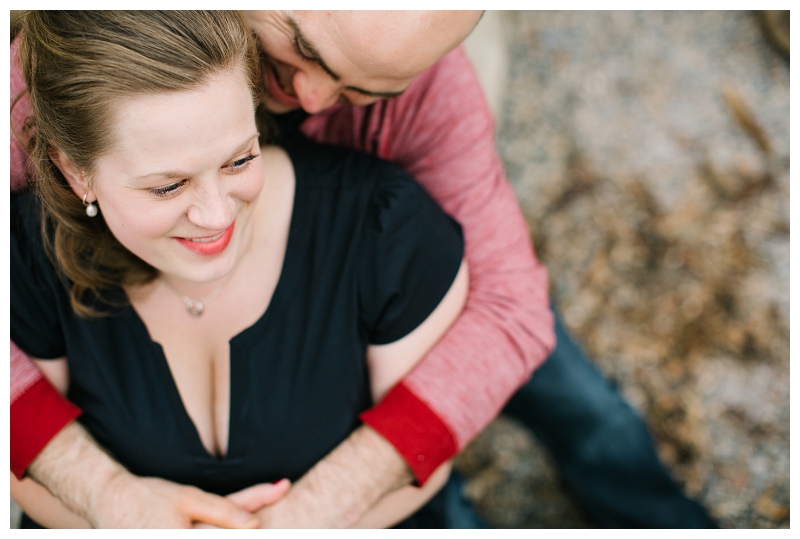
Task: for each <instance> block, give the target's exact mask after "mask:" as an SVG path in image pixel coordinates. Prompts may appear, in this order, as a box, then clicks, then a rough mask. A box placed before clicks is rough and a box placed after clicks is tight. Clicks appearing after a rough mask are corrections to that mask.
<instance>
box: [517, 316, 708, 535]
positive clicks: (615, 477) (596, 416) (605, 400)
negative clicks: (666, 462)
mask: <svg viewBox="0 0 800 539" xmlns="http://www.w3.org/2000/svg"><path fill="white" fill-rule="evenodd" d="M555 331H556V338H557V339H558V340H557V345H556V348H555V350H554V351H553V353H552V354H551V355H550V357H549V358H548V359H547V361H545V363H544V365H542V367H541V368H539V369H538V370H537V371H536V372H535V373H534V375H533V377H531V379H530V380H529V381H528V382H527V383H526V384H525V385H524V386H522V387H521V388H520V389H519V391H517V393H516V394H514V396H513V397H512V398H511V400H510V401H509V402H508V404H507V405H506V407H505V408H504V409H503V413H504V414H507V415H508V416H511V417H513V418H515V419H517V420H519V421H521V422H522V423H524V424H525V425H526V426H527V427H528V428H529V429H530V430H531V431H533V434H534V435H535V436H536V437H537V438H538V439H539V440H540V441H541V442H542V443H543V444H544V445H545V447H547V449H548V451H549V452H550V453H551V455H552V456H553V458H554V459H555V461H556V464H557V466H558V469H559V471H560V472H561V476H562V478H563V481H564V483H565V484H566V486H567V488H568V490H569V491H570V492H571V493H572V494H573V496H574V497H575V499H576V501H577V502H578V504H579V505H580V506H581V507H582V508H583V510H584V511H585V513H586V515H587V516H588V517H589V519H590V521H591V522H592V523H593V524H594V525H596V526H600V527H605V528H709V527H716V524H715V523H714V522H713V521H712V520H711V518H710V517H709V516H708V514H707V513H706V511H705V510H704V509H703V507H701V506H700V504H698V503H697V502H695V501H693V500H690V499H689V498H687V497H686V495H684V494H683V491H682V489H681V488H680V487H679V486H678V485H677V484H676V483H675V481H674V480H673V479H672V478H671V477H670V475H669V473H668V472H667V470H666V469H665V468H664V466H663V465H662V464H661V462H660V461H659V459H658V456H657V455H656V452H655V447H654V444H653V439H652V437H651V436H650V433H649V432H648V430H647V427H646V426H645V423H644V421H643V420H642V418H641V417H639V416H638V415H637V414H636V412H635V411H634V410H633V409H632V408H631V407H630V405H629V404H628V403H626V402H625V400H624V399H623V398H622V396H621V395H620V394H619V392H618V391H617V390H616V389H615V388H614V386H612V385H611V384H610V383H609V382H608V380H606V379H605V378H604V377H603V375H602V374H601V373H600V372H599V371H598V370H597V369H596V368H595V367H594V366H593V365H592V364H591V362H590V361H589V360H588V358H587V357H586V355H585V354H584V353H583V351H582V350H581V349H580V347H579V346H578V345H577V344H576V343H575V342H574V341H573V340H572V338H570V336H569V334H568V333H567V331H566V329H565V328H564V325H563V324H562V322H561V320H560V319H559V317H558V315H556V324H555Z"/></svg>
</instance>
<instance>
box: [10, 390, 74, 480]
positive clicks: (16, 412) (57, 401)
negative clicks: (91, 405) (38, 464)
mask: <svg viewBox="0 0 800 539" xmlns="http://www.w3.org/2000/svg"><path fill="white" fill-rule="evenodd" d="M80 414H81V409H80V408H78V407H77V406H75V405H74V404H72V403H71V402H70V401H68V400H67V399H65V398H64V397H63V396H61V393H59V392H58V391H56V389H55V388H54V387H53V386H52V385H51V384H50V382H48V381H47V380H46V379H45V378H41V379H40V380H38V381H37V382H35V383H34V384H33V385H32V386H31V387H29V388H28V389H27V390H26V391H25V392H24V393H23V394H21V395H20V396H19V397H17V399H16V400H15V401H14V402H13V403H12V404H11V471H12V472H13V473H14V475H15V476H17V479H22V477H23V476H24V475H25V470H26V469H27V467H28V465H29V464H30V463H31V461H32V460H33V459H34V458H36V455H38V454H39V452H40V451H41V450H42V449H44V446H46V445H47V444H48V443H49V442H50V440H52V439H53V436H55V435H56V434H58V432H59V431H60V430H61V429H63V428H64V427H65V426H66V425H67V424H68V423H69V422H70V421H72V420H73V419H75V418H76V417H78V416H79V415H80Z"/></svg>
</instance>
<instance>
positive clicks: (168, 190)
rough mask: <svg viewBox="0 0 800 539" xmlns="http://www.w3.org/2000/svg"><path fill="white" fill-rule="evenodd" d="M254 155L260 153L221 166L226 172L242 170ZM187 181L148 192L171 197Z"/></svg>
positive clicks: (257, 154) (258, 154) (178, 191)
mask: <svg viewBox="0 0 800 539" xmlns="http://www.w3.org/2000/svg"><path fill="white" fill-rule="evenodd" d="M256 157H261V154H260V153H255V154H250V155H248V156H247V157H242V158H240V159H237V160H236V161H232V162H231V163H230V164H227V165H225V166H224V167H222V168H224V169H226V170H227V171H228V172H230V173H233V174H237V173H240V172H244V171H245V170H247V169H248V168H249V167H250V163H251V162H252V161H253V159H255V158H256ZM187 183H189V180H181V181H179V182H177V183H173V184H171V185H167V186H166V187H159V188H157V189H150V192H151V193H152V194H154V195H156V196H159V197H163V198H166V197H171V196H175V195H177V194H178V193H180V192H181V191H182V190H183V187H184V186H186V184H187Z"/></svg>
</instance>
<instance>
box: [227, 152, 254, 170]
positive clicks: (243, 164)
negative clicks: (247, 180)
mask: <svg viewBox="0 0 800 539" xmlns="http://www.w3.org/2000/svg"><path fill="white" fill-rule="evenodd" d="M259 155H261V154H257V153H256V154H251V155H248V156H247V157H242V158H241V159H237V160H236V161H234V162H233V163H231V164H230V165H228V169H230V170H232V171H235V172H238V171H240V170H244V169H246V168H247V167H248V165H249V164H250V161H252V160H253V159H255V158H256V157H258V156H259Z"/></svg>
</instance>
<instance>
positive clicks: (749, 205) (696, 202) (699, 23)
mask: <svg viewBox="0 0 800 539" xmlns="http://www.w3.org/2000/svg"><path fill="white" fill-rule="evenodd" d="M502 27H503V30H504V41H505V42H506V43H507V47H508V66H509V68H508V81H507V85H506V89H505V99H504V100H503V101H502V105H501V107H500V112H499V114H498V118H497V120H498V131H497V144H498V148H499V150H500V153H501V156H502V158H503V160H504V163H505V166H506V170H507V172H508V175H509V178H510V180H511V182H512V184H513V186H514V188H515V190H516V192H517V195H518V197H519V199H520V202H521V204H522V207H523V211H524V213H525V215H526V217H527V219H528V221H529V223H530V226H531V230H532V237H533V239H534V244H535V248H536V251H537V254H538V256H539V257H540V258H541V259H542V260H543V261H544V262H545V263H546V264H547V266H548V268H549V270H550V279H551V295H552V297H553V299H554V301H555V302H556V303H557V304H558V305H559V308H560V310H561V312H562V313H563V315H564V318H565V321H566V323H567V325H568V327H569V328H570V329H571V331H572V332H573V334H574V335H575V336H576V337H577V338H578V340H579V341H580V342H581V343H582V344H583V346H584V347H585V349H586V350H587V352H588V353H589V354H590V356H591V357H592V358H593V359H594V360H595V362H596V364H597V365H598V367H599V368H601V370H603V371H604V372H605V373H606V375H607V376H608V377H609V378H611V379H612V380H613V381H614V382H615V383H616V384H618V386H619V387H620V389H621V391H622V392H623V394H624V395H625V396H626V397H627V398H628V399H629V400H630V402H631V403H632V405H633V406H634V407H635V408H636V409H637V410H639V411H640V412H641V413H642V415H644V416H645V417H646V418H647V421H648V424H649V426H650V427H651V429H652V431H653V433H654V435H655V437H656V440H657V448H658V451H659V454H660V456H661V457H662V459H663V460H664V462H665V463H666V464H667V466H668V468H669V469H670V471H671V472H672V474H673V475H674V477H675V478H676V479H677V480H678V481H679V482H680V483H681V484H682V485H683V486H684V489H685V490H686V492H687V493H688V494H689V495H691V496H693V497H695V498H696V499H698V500H699V501H701V502H702V503H703V504H704V505H705V506H706V507H707V508H708V509H709V511H710V512H711V514H712V515H713V516H714V517H715V518H716V519H717V520H718V521H719V522H720V523H721V525H722V526H723V527H730V528H786V527H788V526H789V155H790V154H789V65H788V62H787V61H786V60H785V59H784V58H783V57H781V56H780V55H779V54H777V53H776V52H775V51H774V50H773V49H772V48H771V47H770V45H769V43H768V42H767V41H766V40H765V38H764V36H763V34H762V32H761V28H760V27H759V24H758V21H757V19H756V17H755V16H754V14H753V13H750V12H731V11H718V12H581V11H569V12H515V13H507V12H504V13H503V14H502ZM458 467H459V469H461V471H462V472H463V473H465V475H467V476H468V477H469V481H468V485H467V489H466V494H467V496H468V497H469V498H470V499H472V500H473V501H474V503H475V504H476V506H477V507H478V508H479V510H480V512H481V513H482V514H483V515H484V516H485V517H486V519H487V520H488V521H489V522H490V523H491V524H493V525H495V526H498V527H535V528H540V527H548V528H564V527H584V526H588V525H589V523H587V522H586V521H585V520H584V519H583V517H582V516H581V513H580V510H579V509H578V508H577V507H576V506H575V505H574V504H573V503H572V501H571V500H570V498H569V494H568V493H567V492H565V491H564V490H563V489H562V487H561V486H560V485H559V481H558V475H557V473H556V472H555V471H554V469H553V466H552V462H551V461H550V460H549V456H548V455H547V454H546V452H545V451H544V449H543V448H542V447H541V446H540V445H538V444H537V442H536V441H535V440H533V439H532V438H531V437H530V435H529V434H528V433H527V432H526V431H525V430H524V429H523V428H522V427H520V426H519V425H517V424H515V423H513V422H511V421H509V420H504V419H502V418H501V419H498V420H497V421H495V422H494V423H493V424H492V425H491V426H490V428H489V429H487V431H486V432H484V433H483V434H482V435H480V436H479V437H478V438H477V439H476V440H475V441H474V442H473V443H472V444H471V445H470V446H469V447H468V449H467V450H466V451H465V454H464V455H463V456H462V457H461V458H460V459H459V461H458Z"/></svg>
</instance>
